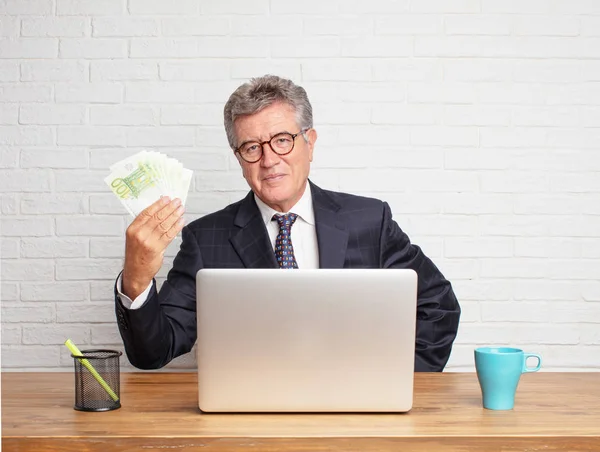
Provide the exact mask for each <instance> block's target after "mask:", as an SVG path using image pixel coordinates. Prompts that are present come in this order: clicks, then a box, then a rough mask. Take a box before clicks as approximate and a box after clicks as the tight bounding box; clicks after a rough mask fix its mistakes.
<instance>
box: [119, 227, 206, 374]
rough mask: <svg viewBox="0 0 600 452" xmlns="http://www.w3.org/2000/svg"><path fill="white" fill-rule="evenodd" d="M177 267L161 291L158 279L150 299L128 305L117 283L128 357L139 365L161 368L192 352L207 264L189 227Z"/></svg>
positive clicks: (120, 319) (120, 327)
mask: <svg viewBox="0 0 600 452" xmlns="http://www.w3.org/2000/svg"><path fill="white" fill-rule="evenodd" d="M181 234H182V243H181V248H180V250H179V252H178V253H177V256H176V257H175V260H174V261H173V268H172V269H171V270H170V271H169V274H168V276H167V280H166V281H165V282H164V284H163V286H162V288H161V290H160V292H157V290H156V282H153V287H152V289H151V290H150V294H149V296H148V299H147V300H146V302H145V303H144V304H143V305H142V306H141V307H140V308H139V309H135V310H129V309H125V308H124V307H123V305H122V304H121V302H120V300H119V297H118V295H117V291H116V287H115V303H116V305H115V308H116V314H117V323H118V325H119V332H120V333H121V337H122V338H123V343H124V345H125V352H126V354H127V358H128V359H129V361H130V362H131V364H133V365H134V366H135V367H137V368H139V369H158V368H160V367H163V366H165V365H166V364H168V363H169V362H170V361H171V360H172V359H173V358H176V357H177V356H179V355H182V354H184V353H187V352H189V351H190V350H191V349H192V347H193V346H194V343H195V342H196V335H197V331H196V273H197V271H198V270H200V269H201V268H202V266H203V264H202V257H201V255H200V250H199V248H198V243H197V241H196V237H195V236H194V234H193V233H192V232H191V231H190V230H189V229H188V227H185V228H184V229H183V230H182V233H181Z"/></svg>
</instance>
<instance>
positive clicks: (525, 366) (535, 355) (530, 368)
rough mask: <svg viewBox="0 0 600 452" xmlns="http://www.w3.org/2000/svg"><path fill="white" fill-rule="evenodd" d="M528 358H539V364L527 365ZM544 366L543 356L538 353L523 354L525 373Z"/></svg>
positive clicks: (535, 370)
mask: <svg viewBox="0 0 600 452" xmlns="http://www.w3.org/2000/svg"><path fill="white" fill-rule="evenodd" d="M527 358H537V360H538V362H537V366H535V367H527ZM540 367H542V357H541V356H540V355H538V354H537V353H524V354H523V373H527V372H537V371H538V370H540Z"/></svg>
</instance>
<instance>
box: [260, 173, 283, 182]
mask: <svg viewBox="0 0 600 452" xmlns="http://www.w3.org/2000/svg"><path fill="white" fill-rule="evenodd" d="M284 176H285V174H281V173H276V174H269V175H267V176H265V177H264V178H263V180H266V181H275V180H278V179H281V178H282V177H284Z"/></svg>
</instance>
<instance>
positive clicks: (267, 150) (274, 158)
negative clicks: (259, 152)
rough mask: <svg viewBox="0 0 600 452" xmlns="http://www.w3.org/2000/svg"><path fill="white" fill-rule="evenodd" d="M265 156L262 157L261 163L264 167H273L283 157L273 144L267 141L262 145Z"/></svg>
mask: <svg viewBox="0 0 600 452" xmlns="http://www.w3.org/2000/svg"><path fill="white" fill-rule="evenodd" d="M262 149H263V157H262V159H260V164H261V165H262V166H264V167H267V168H269V167H271V166H274V165H276V164H277V163H279V160H280V159H281V158H280V157H279V155H278V154H277V153H276V152H275V151H274V150H273V148H272V147H271V145H270V144H269V143H268V142H267V143H264V144H263V145H262Z"/></svg>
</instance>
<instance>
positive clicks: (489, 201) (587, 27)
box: [0, 0, 600, 370]
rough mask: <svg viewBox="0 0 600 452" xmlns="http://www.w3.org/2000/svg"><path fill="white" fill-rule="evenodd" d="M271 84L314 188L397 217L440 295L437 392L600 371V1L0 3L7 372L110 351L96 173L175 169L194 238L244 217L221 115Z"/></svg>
mask: <svg viewBox="0 0 600 452" xmlns="http://www.w3.org/2000/svg"><path fill="white" fill-rule="evenodd" d="M264 73H275V74H280V75H283V76H286V77H291V78H293V79H294V80H295V81H296V82H298V83H300V84H301V85H303V86H304V87H305V88H306V89H307V91H308V93H309V96H310V98H311V100H312V102H313V106H314V116H315V125H316V128H317V130H318V132H319V142H318V143H317V149H316V153H315V162H314V166H313V179H314V180H315V181H316V182H317V183H320V184H322V185H323V186H325V187H326V188H331V189H334V190H335V189H338V190H346V191H350V192H355V193H358V194H364V195H371V196H377V197H379V198H382V199H385V200H387V201H388V202H389V203H390V205H391V206H392V208H393V211H394V213H395V218H396V219H397V221H398V222H399V223H400V225H401V227H402V228H403V229H404V230H406V231H407V232H408V233H409V234H410V236H411V237H412V238H413V241H414V242H415V243H418V244H420V245H421V246H422V247H423V249H424V250H425V252H426V253H428V254H429V255H430V256H431V257H433V258H434V260H435V262H436V263H437V264H438V266H439V267H440V268H441V269H442V270H443V271H444V273H445V274H446V275H447V276H448V277H449V278H450V279H451V280H452V282H453V285H454V288H455V291H456V294H457V296H458V298H459V300H460V301H461V303H462V307H463V316H462V323H461V326H460V330H459V336H458V339H457V342H456V346H455V349H454V352H453V355H452V357H451V360H450V363H449V367H448V368H449V369H451V370H461V369H465V370H472V369H473V348H474V347H475V346H477V345H483V344H510V345H514V346H522V347H524V348H525V349H527V350H528V351H532V352H535V351H537V352H540V353H541V354H542V355H543V356H544V367H545V369H548V370H565V369H576V370H581V369H586V370H589V369H594V370H600V335H599V333H598V331H600V281H599V279H600V278H599V276H600V154H599V153H598V151H599V147H600V3H599V2H598V1H596V0H578V1H576V2H574V1H572V0H531V1H518V0H510V1H509V0H504V1H497V0H370V1H366V2H365V1H362V0H361V1H359V0H345V1H317V0H306V1H304V2H292V1H288V0H226V1H208V0H171V1H169V2H165V1H163V0H2V1H0V194H1V195H2V200H1V204H0V213H1V215H2V218H1V223H0V227H1V229H0V234H1V239H2V243H1V248H0V249H1V253H2V260H1V278H2V281H1V293H0V298H1V300H2V358H3V360H2V366H3V368H4V369H10V370H17V369H59V368H68V367H70V366H71V365H72V364H71V359H70V357H69V354H68V351H67V350H65V348H64V347H63V346H62V345H61V344H62V342H63V341H64V339H65V338H66V337H71V338H73V339H74V340H75V342H77V343H78V344H79V345H80V347H82V348H86V347H95V348H97V347H115V348H119V349H122V344H121V342H120V338H119V336H118V331H117V328H116V321H115V316H114V308H113V301H112V284H113V280H114V277H115V276H116V274H117V272H118V271H119V269H120V267H121V265H122V258H123V245H124V243H123V234H124V231H125V228H126V226H127V224H128V222H129V221H130V218H129V217H128V216H127V215H126V212H125V211H124V209H123V207H122V206H121V205H120V203H119V202H118V201H117V200H116V199H115V198H114V197H113V195H112V194H111V193H110V192H109V191H108V189H107V188H106V187H105V185H104V182H103V178H104V176H105V174H106V170H107V168H108V166H109V165H110V164H111V163H113V162H115V161H116V160H119V159H121V158H123V157H124V156H126V155H130V154H133V153H135V152H137V151H139V150H141V149H156V150H158V151H161V152H165V153H168V154H169V155H172V156H173V157H176V158H178V159H180V160H181V161H182V162H183V163H184V164H185V165H186V166H187V167H188V168H191V169H193V170H194V171H195V178H194V181H193V186H192V191H191V193H190V196H189V198H188V205H187V211H188V213H187V218H188V220H191V219H193V218H194V217H197V216H199V215H203V214H206V213H209V212H211V211H214V210H216V209H219V208H221V207H223V206H225V205H226V204H228V203H230V202H232V201H235V200H237V199H239V198H240V197H241V196H242V195H243V194H244V192H245V191H246V190H247V185H246V183H245V181H244V180H243V179H242V177H241V174H240V171H239V168H238V167H237V165H236V162H235V160H234V159H233V158H232V156H231V153H230V151H229V150H228V149H227V142H226V138H225V133H224V131H223V126H222V108H223V104H224V102H225V101H226V99H227V97H228V95H229V94H230V93H231V92H232V91H233V89H235V87H237V86H238V85H239V84H240V83H242V82H243V81H245V80H247V79H248V78H249V77H252V76H258V75H262V74H264ZM177 246H178V244H177V243H175V244H174V245H173V246H171V247H170V248H169V250H168V251H167V256H168V257H167V263H168V262H170V261H171V260H172V258H173V256H174V254H175V252H176V250H177ZM166 270H167V268H163V269H162V270H161V272H160V274H159V275H160V276H161V278H160V281H162V280H163V279H164V275H165V274H166ZM124 364H125V363H124ZM194 365H195V362H194V356H193V355H189V356H186V357H182V358H180V359H178V360H176V361H175V362H174V363H173V364H171V365H170V366H169V367H170V368H171V369H178V368H191V367H194ZM126 367H128V366H127V365H126Z"/></svg>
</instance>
